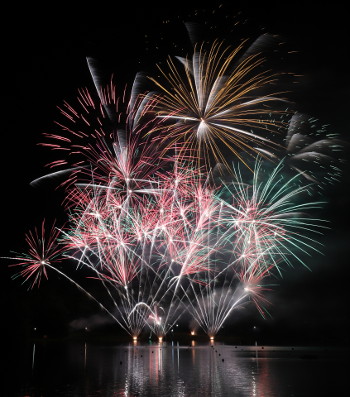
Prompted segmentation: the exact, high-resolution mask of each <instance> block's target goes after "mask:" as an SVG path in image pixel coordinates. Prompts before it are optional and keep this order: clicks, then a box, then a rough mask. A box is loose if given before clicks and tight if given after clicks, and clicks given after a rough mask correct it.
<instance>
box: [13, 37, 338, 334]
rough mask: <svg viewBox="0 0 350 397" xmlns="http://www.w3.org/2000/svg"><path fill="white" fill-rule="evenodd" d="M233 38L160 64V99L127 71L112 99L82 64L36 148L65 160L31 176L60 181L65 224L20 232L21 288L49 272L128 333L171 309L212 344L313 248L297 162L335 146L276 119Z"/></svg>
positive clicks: (169, 315) (160, 320)
mask: <svg viewBox="0 0 350 397" xmlns="http://www.w3.org/2000/svg"><path fill="white" fill-rule="evenodd" d="M245 45H246V42H242V44H241V45H239V46H238V47H237V48H235V49H232V48H230V47H225V46H224V43H222V42H219V41H214V43H212V45H211V46H209V47H207V46H206V45H205V44H197V45H196V46H195V48H194V52H193V54H192V56H191V57H187V58H178V61H179V64H180V67H179V68H178V67H177V66H176V65H175V63H174V61H173V60H172V59H171V58H169V60H168V71H166V70H164V69H161V75H162V77H163V78H164V79H165V82H164V83H163V82H161V80H158V79H154V78H151V81H152V82H153V83H155V84H156V86H157V87H158V88H159V89H160V90H161V93H160V94H154V93H152V92H150V91H145V92H140V90H139V88H140V80H139V77H140V76H137V77H136V79H135V81H134V83H133V85H132V87H131V89H130V90H128V89H125V90H124V91H123V94H122V95H121V96H118V95H117V90H116V85H115V84H114V83H113V79H112V80H111V82H110V83H109V84H108V85H107V86H103V85H102V82H101V78H100V76H99V73H98V68H97V64H96V62H95V61H94V60H93V59H90V58H88V66H89V69H90V72H91V75H92V78H93V82H94V86H95V87H94V88H95V90H89V89H87V88H84V89H81V90H79V93H78V97H77V101H76V104H75V105H74V106H73V105H71V104H68V102H64V104H63V106H61V107H59V111H60V115H61V117H62V118H63V120H62V121H58V122H56V125H57V126H58V127H59V132H57V133H56V132H55V133H50V134H45V139H46V140H47V142H45V143H42V145H43V146H47V147H49V148H51V149H53V150H54V151H55V152H61V153H63V154H64V156H62V158H60V159H58V160H54V161H53V162H51V163H50V164H49V165H48V166H49V167H50V169H52V170H53V172H51V173H50V174H48V175H46V176H44V177H41V178H38V179H37V180H35V181H33V184H34V185H35V184H36V183H38V182H41V181H43V180H45V178H47V177H59V178H62V177H63V182H61V185H62V186H63V187H65V192H66V197H65V202H64V204H65V209H66V210H67V215H68V221H67V224H66V225H65V227H64V228H57V227H56V226H53V227H52V229H50V232H49V233H48V236H47V237H45V235H46V233H45V227H44V223H43V224H42V228H41V234H40V233H38V232H37V231H35V232H34V233H31V232H30V233H28V235H27V237H26V240H27V242H28V244H29V251H28V253H27V254H18V255H15V256H13V257H11V258H8V259H12V260H15V261H16V262H19V263H16V266H22V267H23V269H22V270H21V271H20V272H18V273H17V275H18V276H21V277H23V278H24V280H25V282H28V283H30V285H31V287H33V286H34V285H38V286H39V284H40V282H41V280H42V279H43V278H47V276H48V270H49V269H50V270H52V271H55V272H57V273H58V274H60V275H62V276H63V277H65V278H66V279H67V280H68V281H69V282H71V283H73V284H74V285H75V286H76V287H78V288H79V289H80V290H81V291H82V292H84V293H85V294H86V295H87V296H88V297H89V298H90V299H92V300H93V301H94V302H95V303H97V304H98V305H99V306H100V307H101V308H102V309H103V310H104V311H105V312H106V313H108V314H109V315H110V316H111V317H112V318H113V319H114V320H115V321H116V322H117V323H118V324H119V325H120V326H121V327H122V328H123V329H124V330H125V331H126V332H128V333H129V334H130V335H131V336H132V337H133V338H137V337H138V336H139V335H140V333H141V332H142V330H143V329H144V327H146V326H147V327H148V328H149V329H150V330H151V331H152V332H153V333H154V334H155V335H157V336H158V337H159V338H163V337H164V336H165V335H166V334H167V333H168V332H169V330H170V329H171V328H172V327H173V326H174V324H175V323H176V322H177V321H178V320H179V319H180V317H181V316H182V315H183V314H184V313H190V314H191V316H192V318H194V319H195V321H196V322H197V324H198V325H199V326H200V327H201V328H202V329H203V330H204V331H205V332H206V333H207V334H208V335H209V336H210V337H211V338H213V337H214V335H215V334H216V333H217V332H218V331H219V330H220V328H221V327H222V326H223V324H224V323H225V321H227V319H228V318H229V317H230V316H231V315H232V313H233V312H234V311H235V310H236V309H238V308H240V307H242V306H243V305H246V304H247V303H249V302H251V303H253V304H254V305H255V306H256V308H257V309H258V311H259V312H260V314H261V315H262V316H263V317H264V316H266V314H267V313H268V311H267V306H268V303H269V302H268V300H267V298H266V292H267V291H268V290H269V289H270V287H271V279H275V278H277V277H279V276H281V275H282V273H283V271H284V269H285V267H287V266H289V267H293V266H294V265H295V264H296V263H298V262H299V264H301V265H302V266H305V267H307V263H306V260H305V257H307V256H310V255H311V254H312V253H314V252H320V251H319V249H318V248H319V247H318V246H319V242H318V240H317V238H316V236H317V235H318V234H321V233H322V230H323V228H324V227H325V224H324V221H322V220H320V219H318V218H317V217H311V216H310V215H309V213H311V212H312V211H313V210H315V209H316V210H317V209H318V208H320V206H321V204H322V203H321V202H318V201H312V200H310V197H311V194H312V192H313V190H312V189H311V187H312V186H311V185H314V184H316V185H317V184H318V180H317V179H316V177H315V173H313V172H312V171H311V169H310V167H309V165H310V162H314V160H315V159H317V160H320V161H322V163H323V161H324V160H327V161H328V160H329V156H328V157H327V155H326V154H324V150H325V149H326V148H330V147H331V148H335V146H337V147H338V144H339V142H338V141H337V140H335V139H333V137H331V136H327V137H326V138H324V139H320V140H319V139H318V135H317V134H316V135H317V137H316V138H315V137H314V136H312V134H309V135H306V134H303V133H302V131H301V128H302V127H301V125H303V123H302V122H301V118H300V116H299V115H297V114H295V115H294V116H293V117H292V118H291V119H290V120H289V123H285V122H284V121H279V120H283V117H277V116H281V115H283V116H285V115H286V114H289V113H287V112H286V111H285V110H281V105H285V101H284V99H283V98H282V97H280V93H278V92H275V90H272V87H273V86H274V84H275V83H276V82H277V81H278V75H277V74H274V73H271V72H270V71H269V70H265V69H264V59H263V58H261V57H260V54H258V53H255V52H252V51H251V47H250V48H248V50H247V51H246V52H244V51H245ZM286 126H287V127H288V130H287V138H286V142H285V145H282V144H281V142H280V140H277V139H276V134H278V133H279V132H280V131H281V130H282V131H285V130H284V129H285V128H286ZM278 142H280V143H278ZM283 151H286V153H285V152H283ZM281 153H282V154H281ZM228 154H230V157H229V156H228ZM232 154H233V166H232V167H231V161H230V159H231V158H232ZM281 157H282V159H281V160H278V159H279V158H281ZM264 158H265V159H269V160H271V159H275V160H276V159H277V160H278V161H277V164H276V165H275V164H273V162H271V161H269V162H268V166H267V165H266V163H264V161H263V159H264ZM299 160H302V161H303V163H304V164H306V166H305V168H301V167H300V165H299V163H298V161H299ZM309 160H310V162H309ZM237 163H238V164H239V163H241V164H244V166H242V165H237ZM213 164H214V166H213ZM318 164H319V163H318ZM331 168H332V170H333V171H338V169H337V168H336V166H334V167H333V166H332V167H331ZM56 169H58V170H57V171H54V170H56ZM290 169H293V170H295V171H297V173H296V175H295V176H293V177H290V173H288V171H290ZM225 170H229V172H228V173H227V175H225ZM303 178H304V179H303ZM305 179H306V180H307V181H308V182H310V183H308V184H306V183H305ZM62 260H66V262H67V263H68V266H70V268H69V269H70V272H69V274H71V273H73V275H69V276H68V275H67V274H65V273H64V272H63V271H62V270H61V269H60V266H59V265H60V263H61V261H62ZM72 269H73V270H74V271H73V272H72V271H71V270H72ZM82 270H83V273H84V275H85V276H86V274H87V277H88V282H86V283H84V287H83V285H82V282H81V279H80V274H81V271H82ZM85 284H86V285H85Z"/></svg>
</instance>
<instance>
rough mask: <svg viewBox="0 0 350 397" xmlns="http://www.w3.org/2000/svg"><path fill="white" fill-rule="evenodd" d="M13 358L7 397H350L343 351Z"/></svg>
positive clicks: (195, 349) (34, 347)
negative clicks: (349, 396) (347, 396)
mask: <svg viewBox="0 0 350 397" xmlns="http://www.w3.org/2000/svg"><path fill="white" fill-rule="evenodd" d="M7 351H9V352H11V351H12V354H11V355H9V356H8V357H7V358H6V361H7V362H6V363H4V364H5V367H4V368H5V369H4V370H2V372H1V374H2V378H3V381H2V382H1V384H2V388H1V389H0V395H1V396H31V397H34V396H35V397H37V396H38V397H39V396H40V397H41V396H45V397H46V396H113V397H114V396H152V397H155V396H166V397H168V396H169V397H170V396H184V397H186V396H233V397H235V396H237V397H247V396H249V397H255V396H257V397H285V396H290V397H291V396H293V397H299V396H300V397H301V396H303V397H311V396H318V397H321V396H327V397H333V396H336V397H338V396H346V395H350V394H348V390H347V389H348V384H349V379H350V371H349V369H350V367H349V358H348V353H347V352H346V351H344V350H342V349H339V350H334V349H323V348H322V349H321V348H313V349H305V348H299V347H294V348H291V347H285V348H281V347H279V348H278V347H267V346H265V347H263V348H262V347H261V346H260V347H257V348H255V347H241V346H230V345H222V344H219V345H218V344H215V345H210V344H208V345H194V346H181V345H180V346H178V345H177V343H176V342H175V343H174V344H173V345H172V344H171V343H164V344H162V345H158V344H153V345H133V344H130V345H129V346H103V345H94V344H88V343H84V342H81V343H74V344H73V343H69V344H68V343H57V342H56V343H52V342H50V343H49V342H47V343H35V344H30V345H27V346H26V347H23V348H21V349H20V350H19V349H18V348H17V349H16V348H15V347H13V349H11V346H7Z"/></svg>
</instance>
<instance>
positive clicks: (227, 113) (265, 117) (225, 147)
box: [151, 41, 285, 169]
mask: <svg viewBox="0 0 350 397" xmlns="http://www.w3.org/2000/svg"><path fill="white" fill-rule="evenodd" d="M245 44H246V43H245V42H243V43H241V44H240V45H239V46H238V47H237V48H234V49H232V48H230V47H229V46H227V47H225V45H224V43H223V42H219V41H215V42H214V43H213V44H212V45H211V46H210V47H209V48H206V46H205V44H204V43H203V44H198V45H196V46H195V48H194V51H193V54H192V56H191V57H186V58H181V57H177V61H178V62H179V65H176V64H175V62H174V60H173V59H172V58H169V59H168V61H167V69H165V68H160V67H159V70H160V72H161V77H162V78H163V80H164V81H162V80H161V79H160V78H157V79H156V78H153V77H151V80H152V81H153V82H154V83H155V85H156V86H157V87H158V88H159V89H160V90H161V93H162V94H163V95H161V96H160V98H159V102H158V103H157V105H156V108H157V109H158V117H159V118H164V119H166V120H167V122H168V123H170V127H169V128H168V129H167V132H166V134H165V135H164V136H162V137H160V138H158V139H159V141H161V142H166V143H167V144H168V145H170V146H174V147H176V148H178V149H179V152H180V155H182V156H186V155H188V153H195V154H196V156H197V157H198V158H199V159H201V161H202V165H203V163H204V164H205V165H206V168H207V169H210V168H211V165H212V164H213V161H214V164H215V163H217V162H222V163H225V164H226V165H228V163H227V161H226V153H227V152H229V153H231V154H232V153H233V154H234V155H235V156H236V157H237V158H238V159H239V160H241V161H244V158H243V157H242V154H241V153H250V154H256V153H258V150H257V148H262V149H263V150H264V151H265V153H266V155H270V154H271V151H272V152H273V151H274V150H276V149H277V147H278V144H277V143H276V141H275V139H274V137H275V135H276V134H277V133H278V131H279V129H281V128H282V127H284V124H283V122H280V121H277V119H274V118H273V115H277V114H280V113H284V112H285V111H284V110H281V109H282V108H281V104H283V106H284V107H285V100H284V99H283V98H282V96H281V93H279V92H276V91H274V90H273V89H272V87H273V86H274V84H275V83H276V82H277V81H278V75H277V74H275V73H272V72H271V71H270V70H264V69H263V64H264V58H263V57H262V56H261V54H258V53H257V54H254V53H248V52H247V53H246V54H242V53H243V52H244V49H245ZM276 104H279V106H278V107H277V106H276ZM278 108H279V109H278Z"/></svg>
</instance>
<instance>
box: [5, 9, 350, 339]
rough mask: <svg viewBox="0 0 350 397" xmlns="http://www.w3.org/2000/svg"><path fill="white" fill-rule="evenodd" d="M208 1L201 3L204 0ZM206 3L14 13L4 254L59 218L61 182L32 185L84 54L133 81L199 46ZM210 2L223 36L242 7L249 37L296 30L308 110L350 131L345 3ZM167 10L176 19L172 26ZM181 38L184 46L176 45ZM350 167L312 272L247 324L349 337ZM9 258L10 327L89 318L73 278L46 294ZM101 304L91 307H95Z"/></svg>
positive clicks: (8, 36)
mask: <svg viewBox="0 0 350 397" xmlns="http://www.w3.org/2000/svg"><path fill="white" fill-rule="evenodd" d="M199 3H202V2H199ZM222 3H223V4H224V7H221V8H220V12H221V14H222V15H229V16H230V17H229V18H228V19H227V20H225V23H223V24H222V25H221V24H220V22H219V23H218V21H220V18H218V17H217V15H218V14H219V12H217V13H216V14H213V13H212V10H218V9H219V7H218V5H219V4H222ZM310 3H311V2H310ZM188 4H190V6H188ZM233 4H234V5H233ZM202 8H203V6H201V5H200V7H199V8H198V9H199V10H201V9H202ZM195 9H196V6H195V3H194V2H186V5H183V4H180V3H178V2H174V4H162V3H160V2H159V3H155V2H152V1H151V2H147V4H144V5H143V6H138V5H136V4H134V3H130V4H124V5H123V7H122V6H117V7H116V8H115V9H114V8H110V5H101V6H100V5H99V4H96V5H94V6H93V8H91V9H86V8H85V9H81V10H80V11H79V12H76V11H75V12H72V10H71V9H70V8H69V7H68V6H67V5H64V4H62V3H61V4H59V5H56V6H53V5H52V6H51V8H50V9H40V8H39V7H38V9H35V8H33V7H31V8H29V7H28V9H21V10H11V9H9V10H8V11H7V12H5V13H4V18H5V19H7V20H8V24H7V25H6V28H5V27H3V28H2V33H1V34H2V43H3V45H2V52H3V57H2V58H3V62H2V63H3V70H4V71H3V74H2V79H3V87H4V88H3V89H2V90H0V91H1V96H2V128H1V129H2V134H1V136H2V156H1V166H2V167H1V170H2V182H3V184H2V198H1V202H2V209H3V213H2V215H3V217H2V230H3V232H2V244H1V253H0V255H1V256H6V255H8V253H9V251H10V250H21V247H24V241H23V240H24V238H23V237H24V233H25V232H26V231H27V230H28V229H30V228H31V227H32V225H33V224H35V225H38V224H39V222H40V221H41V219H42V217H43V216H45V217H47V218H49V219H50V218H52V217H53V218H54V217H56V211H57V210H58V208H59V202H60V194H59V192H56V191H55V190H54V189H53V188H52V186H50V187H48V188H47V189H46V188H40V189H37V190H35V189H34V188H32V187H31V186H30V185H29V183H30V181H31V180H33V179H35V178H36V177H39V176H41V175H42V174H44V173H45V168H44V164H45V163H46V161H47V160H48V159H49V158H50V153H49V152H48V151H46V150H44V149H43V148H39V147H38V146H37V143H38V142H39V141H40V140H41V134H42V133H43V132H46V131H47V130H49V129H50V128H51V126H52V121H53V120H54V119H55V117H56V115H57V112H56V109H55V107H56V105H58V104H60V103H61V102H62V100H64V99H68V100H69V99H71V98H73V97H74V96H75V95H76V90H77V88H79V87H82V86H91V80H90V76H89V73H88V69H87V66H86V60H85V57H86V56H94V57H96V58H98V59H99V60H100V61H101V64H102V65H104V67H105V68H106V72H107V73H109V72H114V73H115V75H116V76H117V81H120V83H121V85H122V86H124V84H125V83H130V82H131V80H132V78H133V76H134V74H135V73H136V72H138V71H139V70H140V67H141V68H146V69H147V68H149V69H151V68H152V67H153V65H154V62H159V61H161V60H164V57H166V56H167V55H168V54H170V55H178V54H177V53H175V51H176V49H177V48H178V49H179V50H180V49H181V47H184V48H188V43H186V40H187V38H186V37H187V36H186V31H185V29H184V28H183V22H182V21H186V20H191V18H194V19H195V20H197V21H199V22H200V21H201V18H200V17H198V16H197V17H193V15H194V14H196V12H195V11H194V10H195ZM205 9H206V10H207V11H200V12H197V14H198V15H203V17H202V20H203V21H209V22H210V23H211V24H214V25H215V24H216V25H217V30H218V31H221V32H223V33H222V34H225V33H224V32H226V30H229V29H227V26H228V25H229V23H230V22H229V21H230V19H231V18H232V20H234V18H233V17H234V16H236V15H238V13H240V15H239V16H237V17H236V20H241V21H242V20H245V19H247V23H246V24H243V26H240V27H239V28H237V29H238V34H240V35H243V36H245V37H247V36H256V35H258V34H259V33H261V32H270V33H273V34H279V35H281V36H283V37H285V38H286V41H287V42H288V43H290V48H291V49H295V50H297V51H299V55H298V56H297V58H294V59H296V61H294V63H293V67H295V68H297V69H298V70H300V72H301V73H302V74H304V75H305V78H304V80H303V82H304V85H303V88H302V90H300V88H299V87H298V88H297V94H296V98H297V100H298V101H299V104H300V108H301V110H303V111H305V112H308V113H310V114H311V115H313V116H315V117H317V118H320V119H321V120H323V121H324V123H326V124H330V125H331V127H332V128H333V129H334V131H336V132H337V133H340V134H342V135H343V137H344V139H348V137H349V134H348V129H349V122H348V114H349V110H348V107H349V98H348V92H349V88H350V87H349V78H348V61H347V59H348V57H349V44H348V42H349V28H348V21H347V20H346V15H347V13H346V12H345V10H344V9H343V6H342V5H340V3H337V2H332V3H328V4H327V5H326V6H314V5H311V4H308V2H305V1H304V2H290V3H288V4H287V3H286V2H282V1H267V2H266V1H263V2H260V3H259V5H258V6H256V5H254V3H249V2H226V3H225V2H217V3H215V2H213V3H212V5H210V6H206V7H205ZM167 19H169V20H170V21H171V23H170V24H163V23H162V21H164V20H167ZM169 26H170V28H169ZM211 32H213V31H211ZM162 37H163V39H162ZM174 44H175V45H178V46H179V47H177V48H174ZM156 46H158V47H159V50H157V49H156V48H155V47H156ZM180 55H184V54H180ZM348 176H349V174H348V173H347V172H345V174H344V177H343V180H342V183H341V184H339V186H336V187H335V188H334V189H333V190H332V191H330V192H329V193H328V196H327V200H328V204H327V206H326V209H325V211H326V214H327V216H328V218H329V219H330V221H331V225H332V229H331V231H329V232H327V234H326V236H325V237H324V243H325V247H324V255H323V256H316V255H315V256H314V257H312V258H311V259H310V266H311V267H312V272H309V271H307V270H306V269H300V268H296V269H295V271H290V272H288V274H287V275H286V277H285V279H284V280H281V282H280V284H281V285H280V287H279V288H278V291H276V293H275V294H274V298H273V300H274V303H275V304H274V305H273V306H272V308H271V314H272V315H273V320H271V321H269V322H263V321H261V320H259V319H258V316H254V318H252V319H250V318H246V317H245V318H242V319H243V320H244V321H243V320H242V321H243V322H244V326H246V327H250V326H251V324H253V322H255V323H259V326H260V328H261V330H265V331H264V332H265V334H266V335H274V336H276V337H277V335H278V336H279V337H280V340H281V343H283V335H285V340H287V339H288V340H289V341H290V339H291V338H292V337H293V335H298V338H299V339H302V338H303V337H304V339H305V343H312V340H313V337H315V338H316V339H317V340H318V341H319V342H322V343H323V342H324V343H349V338H348V336H347V335H348V333H349V332H348V330H349V325H350V322H349V310H348V304H349V292H348V290H349V288H348V282H349V281H348V280H349V276H350V271H349V260H348V254H349V246H348V244H349V237H350V232H349V209H348V208H349V186H348V185H349V183H348V182H349V178H348ZM7 264H8V263H7V262H5V263H2V266H1V291H2V296H1V304H2V313H3V315H4V317H6V318H7V319H8V322H7V324H8V330H12V329H14V328H16V327H18V326H19V327H26V326H28V324H29V326H33V324H34V323H35V322H36V321H38V320H39V319H43V318H46V319H48V321H49V322H54V321H57V322H59V321H60V319H61V320H62V321H67V318H69V319H72V318H77V317H79V316H81V315H82V313H80V312H79V310H81V308H84V305H85V301H84V299H83V298H81V297H80V296H79V294H78V293H76V292H74V291H71V290H70V289H69V288H68V289H65V287H61V286H62V282H61V284H60V283H57V282H52V283H51V282H49V283H47V285H45V286H44V287H43V290H42V291H40V290H39V291H32V292H26V289H25V287H23V286H20V283H19V281H12V280H10V275H11V274H12V270H9V269H8V268H7ZM50 283H51V284H50ZM49 284H50V285H49ZM61 288H62V289H61ZM67 291H69V294H68V293H67ZM72 303H74V304H73V305H72ZM87 304H88V305H89V304H91V303H87ZM83 310H84V309H83ZM67 312H68V313H69V314H68V315H67V314H66V313H67ZM92 312H93V309H91V311H89V310H87V311H86V313H85V314H86V315H88V314H91V313H92ZM83 315H84V313H83ZM243 317H244V316H243ZM43 324H44V321H43ZM261 332H263V331H261ZM280 332H281V333H282V335H281V334H278V333H280Z"/></svg>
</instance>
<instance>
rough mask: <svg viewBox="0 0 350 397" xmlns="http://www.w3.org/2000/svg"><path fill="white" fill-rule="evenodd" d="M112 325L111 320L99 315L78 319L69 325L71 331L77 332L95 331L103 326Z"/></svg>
mask: <svg viewBox="0 0 350 397" xmlns="http://www.w3.org/2000/svg"><path fill="white" fill-rule="evenodd" d="M111 323H114V321H113V320H112V319H110V318H109V317H107V316H103V315H101V314H93V315H92V316H89V317H80V318H77V319H75V320H73V321H71V322H70V323H69V327H70V328H71V329H72V330H75V331H78V330H82V329H89V330H91V329H95V328H98V327H101V326H103V325H108V324H111Z"/></svg>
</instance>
